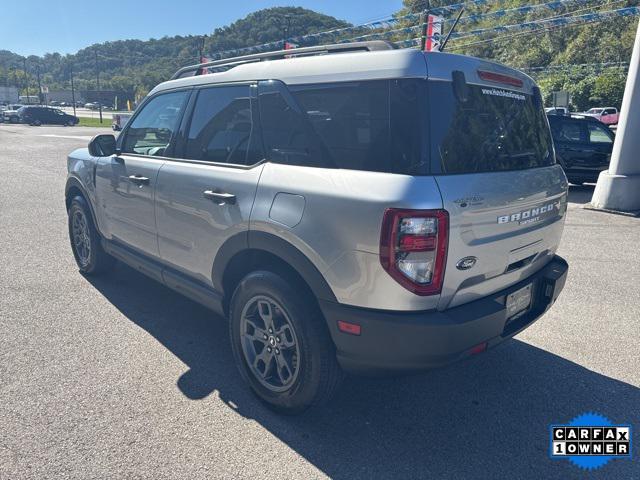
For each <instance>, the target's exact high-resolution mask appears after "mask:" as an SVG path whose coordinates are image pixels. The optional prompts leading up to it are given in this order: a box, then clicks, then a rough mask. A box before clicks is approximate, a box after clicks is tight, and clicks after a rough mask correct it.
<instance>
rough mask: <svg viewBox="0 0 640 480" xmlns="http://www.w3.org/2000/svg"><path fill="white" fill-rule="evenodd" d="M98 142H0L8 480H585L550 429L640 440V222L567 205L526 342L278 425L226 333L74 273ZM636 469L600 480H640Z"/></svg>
mask: <svg viewBox="0 0 640 480" xmlns="http://www.w3.org/2000/svg"><path fill="white" fill-rule="evenodd" d="M101 132H104V133H108V132H109V130H108V129H101V130H98V129H93V128H80V127H73V128H63V127H40V128H36V127H28V126H24V125H0V167H1V169H2V170H1V171H2V173H1V174H0V331H1V332H2V333H1V334H0V339H1V342H0V478H11V479H14V478H54V477H55V478H60V477H62V478H83V479H88V478H125V477H126V478H204V477H209V478H211V477H225V478H231V477H237V478H278V479H282V478H321V477H324V476H328V477H332V478H425V477H431V478H536V479H537V478H582V477H583V472H581V471H580V470H579V469H578V468H576V467H574V466H572V465H570V464H569V463H568V462H565V461H555V460H550V459H549V457H548V435H549V425H550V424H552V423H565V422H568V421H570V420H571V419H572V418H573V417H575V416H577V415H579V414H581V413H584V412H588V411H595V412H598V413H601V414H602V415H605V416H607V417H609V418H610V419H611V420H612V421H613V422H615V423H630V424H632V425H633V426H634V427H635V428H636V432H635V438H636V439H637V438H638V436H637V431H638V429H640V359H639V356H638V345H639V344H640V328H639V325H640V324H639V322H640V318H639V317H640V315H639V314H640V301H639V300H638V299H639V298H640V250H639V249H638V245H639V244H640V218H634V217H628V216H621V215H610V214H605V213H601V212H595V211H591V210H587V209H584V208H582V207H583V205H584V204H585V203H587V202H588V201H589V200H590V198H591V194H592V187H572V189H571V192H570V206H569V214H568V218H567V223H566V227H565V233H564V238H563V242H562V245H561V249H560V252H559V253H560V254H561V255H562V256H564V257H565V258H566V259H567V260H568V261H569V264H570V271H569V279H568V281H567V286H566V288H565V291H564V292H563V294H562V295H561V296H560V298H559V300H558V302H557V303H556V305H555V306H554V307H553V309H552V310H551V311H550V312H549V313H548V314H547V315H545V316H544V317H543V318H542V319H541V320H540V321H538V322H537V323H536V324H534V325H533V326H532V327H531V328H530V329H528V330H527V331H525V332H524V333H522V334H520V335H518V336H517V337H516V339H515V340H513V341H511V342H509V343H507V344H506V345H504V346H502V347H500V348H498V349H495V350H493V351H490V352H488V353H486V354H483V355H480V356H478V357H477V358H475V359H473V360H472V361H469V362H465V363H461V364H457V365H454V366H452V367H450V368H447V369H443V370H439V371H435V372H431V373H428V374H424V375H419V376H414V377H406V378H395V379H348V380H347V382H345V385H344V387H343V389H342V390H341V392H340V394H339V395H338V397H337V398H336V399H335V401H334V402H333V403H332V404H331V405H330V406H328V407H326V408H323V409H316V410H313V411H310V412H308V413H307V414H305V415H302V416H300V417H294V418H290V417H281V416H277V415H275V414H273V413H272V412H271V411H269V410H268V409H266V408H265V407H264V406H262V405H261V404H260V403H259V402H258V401H257V400H256V399H255V398H254V397H253V396H252V395H251V394H250V393H249V392H248V389H247V388H246V387H245V385H244V384H243V383H242V381H241V379H240V377H239V375H238V374H237V372H236V369H235V366H234V364H233V360H232V355H231V350H230V346H229V343H228V334H227V329H226V325H225V323H224V320H222V319H220V318H216V317H215V316H214V315H213V314H211V313H210V312H208V311H207V310H205V309H204V308H202V307H200V306H199V305H197V304H195V303H193V302H191V301H189V300H187V299H184V298H182V297H181V296H179V295H178V294H176V293H173V292H172V291H170V290H168V289H166V288H165V287H163V286H160V285H158V284H156V283H154V282H153V281H151V280H148V279H147V278H145V277H143V276H141V275H140V274H138V273H136V272H134V271H133V270H131V269H130V268H128V267H125V266H123V265H119V266H118V267H117V268H116V270H115V272H113V273H112V274H111V275H109V276H106V277H101V278H96V279H93V278H92V279H89V278H84V277H82V276H81V275H80V274H79V273H78V272H77V268H76V266H75V263H74V261H73V257H72V255H71V251H70V248H69V242H68V239H67V231H66V212H65V209H64V201H63V200H64V199H63V195H64V184H65V175H66V162H65V158H66V154H67V153H68V152H70V151H71V150H73V149H74V148H78V147H82V146H85V145H86V143H87V141H88V140H89V139H90V138H91V137H92V136H93V135H95V134H96V133H101ZM636 443H637V442H636ZM634 454H635V456H636V458H635V459H634V460H633V461H626V460H616V461H614V462H612V463H611V464H609V465H607V466H606V467H604V468H603V469H602V470H600V471H597V472H592V473H591V474H590V476H593V477H594V478H605V477H609V478H640V463H638V459H637V456H638V451H637V447H636V452H634Z"/></svg>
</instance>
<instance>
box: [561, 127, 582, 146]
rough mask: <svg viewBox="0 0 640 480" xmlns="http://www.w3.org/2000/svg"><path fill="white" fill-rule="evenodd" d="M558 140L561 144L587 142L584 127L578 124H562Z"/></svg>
mask: <svg viewBox="0 0 640 480" xmlns="http://www.w3.org/2000/svg"><path fill="white" fill-rule="evenodd" d="M558 140H559V141H561V142H575V143H577V142H585V141H586V138H585V135H584V131H583V128H582V125H581V124H580V123H578V122H561V123H560V128H559V129H558Z"/></svg>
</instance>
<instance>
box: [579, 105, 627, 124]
mask: <svg viewBox="0 0 640 480" xmlns="http://www.w3.org/2000/svg"><path fill="white" fill-rule="evenodd" d="M581 115H587V116H589V117H594V118H597V119H598V120H600V121H601V122H602V123H604V124H606V125H617V124H618V117H619V116H620V115H619V113H618V109H617V108H614V107H605V108H590V109H589V110H587V111H586V112H584V113H582V114H581Z"/></svg>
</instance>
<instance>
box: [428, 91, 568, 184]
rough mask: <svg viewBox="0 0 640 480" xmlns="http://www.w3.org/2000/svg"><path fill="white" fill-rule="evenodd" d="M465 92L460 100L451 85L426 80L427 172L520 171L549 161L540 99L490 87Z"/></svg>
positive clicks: (547, 134) (550, 151) (551, 161)
mask: <svg viewBox="0 0 640 480" xmlns="http://www.w3.org/2000/svg"><path fill="white" fill-rule="evenodd" d="M467 88H468V91H467V97H466V101H460V100H458V99H457V98H456V95H455V94H454V90H453V84H452V83H451V82H443V81H430V82H429V101H430V105H431V149H432V150H431V159H432V172H433V173H473V172H495V171H506V170H521V169H526V168H535V167H544V166H549V165H553V164H554V163H555V159H554V156H553V148H552V144H551V135H550V132H549V127H548V123H547V120H546V115H545V113H544V109H543V108H542V105H541V100H540V99H539V100H538V101H536V100H535V99H534V96H533V95H526V94H524V93H520V92H515V91H512V90H506V89H502V88H496V87H484V86H479V85H469V84H468V85H467Z"/></svg>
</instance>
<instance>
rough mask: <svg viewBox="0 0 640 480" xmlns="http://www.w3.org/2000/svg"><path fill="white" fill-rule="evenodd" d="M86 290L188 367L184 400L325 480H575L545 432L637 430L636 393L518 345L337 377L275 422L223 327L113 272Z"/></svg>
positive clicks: (617, 474)
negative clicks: (321, 397)
mask: <svg viewBox="0 0 640 480" xmlns="http://www.w3.org/2000/svg"><path fill="white" fill-rule="evenodd" d="M89 280H90V282H91V283H92V284H93V286H94V287H95V288H96V289H97V290H98V291H100V292H101V293H102V294H103V295H104V296H105V297H106V298H107V299H108V300H109V301H110V302H111V303H112V304H113V305H114V306H115V307H117V308H118V309H119V310H120V311H121V312H122V313H123V314H124V315H125V316H126V317H127V318H128V319H129V320H131V321H132V322H134V323H135V324H137V325H138V326H140V327H141V328H143V329H145V330H146V331H147V332H149V334H151V335H152V336H153V337H155V338H156V339H157V340H158V341H159V342H160V343H161V344H162V345H164V346H165V347H166V348H167V349H168V350H169V351H171V352H172V353H173V354H174V355H175V356H176V357H178V358H179V359H180V360H181V361H182V362H184V363H185V364H186V365H187V366H188V368H189V370H188V371H187V372H186V373H184V374H183V375H182V376H181V377H180V378H179V379H177V387H178V388H179V389H180V390H181V392H182V393H183V394H184V395H185V396H187V397H188V398H190V399H202V398H204V397H206V396H208V395H210V394H211V393H213V392H214V391H217V392H218V393H219V396H220V398H221V399H222V400H224V401H225V402H226V403H227V404H228V405H229V407H230V408H232V409H234V410H235V411H236V412H237V413H238V414H240V415H242V416H244V417H246V418H250V419H253V420H254V421H256V422H258V423H259V424H260V425H262V426H263V427H264V428H265V429H267V430H268V431H269V432H271V434H273V435H275V436H276V437H277V438H278V439H280V440H281V441H282V442H285V443H286V444H287V445H288V446H289V447H290V448H291V449H293V450H294V451H295V452H297V453H298V454H299V455H300V456H301V457H303V458H304V459H306V460H307V461H309V462H311V463H312V464H313V465H315V466H316V467H317V468H319V469H320V470H322V471H323V472H325V473H326V474H327V475H328V476H330V477H332V478H339V479H342V478H344V479H354V478H367V479H369V478H402V479H405V478H427V477H429V478H455V479H461V478H478V479H484V478H487V479H489V478H490V479H495V478H510V479H516V478H531V479H541V478H544V479H547V478H583V475H584V472H582V471H581V470H580V469H579V468H577V467H575V466H573V465H571V464H569V462H568V461H564V460H562V461H558V460H551V459H550V458H549V456H548V440H549V425H550V424H551V423H566V422H569V421H571V420H572V419H573V418H574V417H575V416H577V415H579V414H581V413H585V412H590V411H595V412H598V413H601V414H603V415H605V416H607V417H608V418H610V419H611V420H612V421H613V422H618V423H631V424H632V425H634V426H635V427H636V428H639V427H638V426H639V425H640V389H638V388H636V387H634V386H632V385H629V384H626V383H624V382H621V381H618V380H615V379H612V378H609V377H607V376H604V375H601V374H598V373H596V372H593V371H590V370H588V369H585V368H583V367H581V366H580V365H578V364H576V363H573V362H571V361H568V360H565V359H563V358H561V357H559V356H557V355H554V354H552V353H549V352H547V351H545V350H542V349H539V348H536V347H534V346H532V345H529V344H527V343H524V342H521V341H518V340H513V341H510V342H507V343H506V344H504V345H502V346H501V347H498V348H496V349H495V350H492V351H489V352H487V353H484V354H482V355H479V356H478V357H476V358H474V359H472V360H470V361H465V362H462V363H459V364H456V365H453V366H451V367H448V368H446V369H442V370H437V371H434V372H430V373H427V374H423V375H418V376H411V377H403V378H391V379H366V378H348V379H347V380H346V381H345V384H344V386H343V388H342V389H341V391H340V392H339V394H338V396H337V398H335V400H334V401H333V402H332V403H331V404H330V405H328V406H326V407H323V408H316V409H312V410H310V411H308V412H307V413H305V414H303V415H301V416H298V417H286V416H280V415H276V414H274V413H272V412H271V411H270V410H268V409H267V408H266V407H265V406H264V405H262V404H261V403H260V402H259V401H258V400H257V399H256V397H254V396H253V395H252V394H251V393H250V392H249V390H248V387H246V386H245V385H244V383H243V381H242V379H241V378H240V376H239V374H238V373H237V371H236V367H235V365H234V362H233V358H232V354H231V348H230V345H229V341H228V332H227V323H226V321H225V320H223V319H222V318H219V317H216V316H215V315H214V314H212V313H211V312H210V311H208V310H206V309H205V308H203V307H201V306H199V305H198V304H196V303H193V302H191V301H190V300H187V299H185V298H184V297H182V296H180V295H179V294H177V293H174V292H172V291H170V290H169V289H167V288H165V287H163V286H162V285H159V284H157V283H156V282H154V281H152V280H149V279H147V278H146V277H144V276H142V275H141V274H139V273H138V272H136V271H134V270H132V269H130V268H129V267H126V266H124V265H118V266H117V268H116V269H115V271H114V272H113V273H112V274H111V275H109V276H107V277H106V278H91V279H89ZM584 343H585V345H587V344H588V342H584ZM612 355H615V352H612ZM169 388H174V387H173V385H167V389H169ZM158 428H162V427H161V426H158ZM636 438H637V436H636ZM203 441H206V439H205V440H203ZM636 443H637V442H636ZM634 453H636V455H635V456H636V457H637V449H636V452H634ZM202 461H203V462H207V461H210V459H205V458H203V459H202ZM283 474H284V476H285V477H286V476H287V475H286V474H285V472H283ZM589 476H590V477H594V478H601V476H602V477H604V476H606V477H608V478H638V477H640V469H639V468H638V462H637V460H636V459H634V460H632V461H628V460H614V461H612V462H611V463H610V464H609V465H607V466H605V467H604V468H603V469H602V470H599V471H597V472H591V473H590V474H589Z"/></svg>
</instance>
